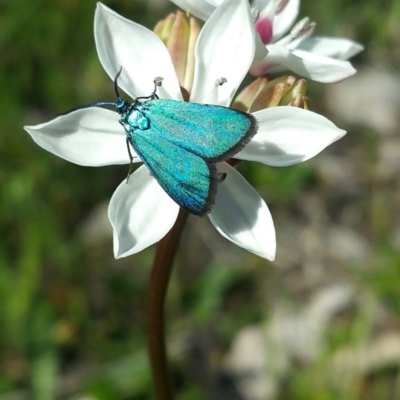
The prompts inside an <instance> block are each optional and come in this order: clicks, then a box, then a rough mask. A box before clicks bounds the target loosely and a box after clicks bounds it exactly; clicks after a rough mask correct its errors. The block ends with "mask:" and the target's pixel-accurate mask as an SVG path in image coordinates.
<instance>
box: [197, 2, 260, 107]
mask: <svg viewBox="0 0 400 400" xmlns="http://www.w3.org/2000/svg"><path fill="white" fill-rule="evenodd" d="M254 51H255V42H254V25H253V21H252V18H251V14H250V7H249V4H248V2H247V0H229V1H224V2H223V3H222V4H221V5H220V6H219V7H218V8H217V9H216V10H215V12H214V13H213V14H212V16H211V17H210V19H209V20H208V21H207V22H206V23H205V25H204V27H203V29H202V30H201V32H200V35H199V38H198V40H197V44H196V53H195V54H196V61H195V62H196V64H195V76H194V82H193V89H192V94H191V99H190V100H191V101H193V102H198V103H201V102H203V99H204V98H205V96H206V95H207V94H208V93H209V92H210V91H211V90H212V88H213V86H214V85H215V82H216V80H217V79H220V78H226V79H227V82H226V83H225V84H224V85H222V86H221V87H220V88H219V90H218V95H219V99H218V104H219V105H223V106H228V105H229V104H230V102H231V100H232V97H233V95H234V94H235V92H236V90H237V88H238V86H239V85H240V83H241V82H242V80H243V78H244V76H245V75H246V74H247V72H248V70H249V67H250V65H251V63H252V61H253V57H254Z"/></svg>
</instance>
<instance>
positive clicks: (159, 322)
mask: <svg viewBox="0 0 400 400" xmlns="http://www.w3.org/2000/svg"><path fill="white" fill-rule="evenodd" d="M187 216H188V213H187V212H186V211H184V210H182V209H181V210H180V211H179V215H178V218H177V220H176V222H175V225H174V226H173V228H172V229H171V230H170V231H169V232H168V234H167V235H166V236H165V237H164V239H162V240H161V241H160V242H159V243H158V245H157V250H156V254H155V257H154V263H153V267H152V270H151V274H150V282H149V288H148V293H147V350H148V353H149V359H150V367H151V372H152V376H153V382H154V390H155V398H156V399H157V400H173V398H174V392H173V386H172V381H171V373H170V370H169V366H168V360H167V351H166V347H165V321H164V320H165V319H164V303H165V297H166V294H167V289H168V283H169V278H170V275H171V271H172V266H173V263H174V259H175V254H176V251H177V248H178V243H179V237H180V235H181V233H182V230H183V227H184V225H185V222H186V218H187Z"/></svg>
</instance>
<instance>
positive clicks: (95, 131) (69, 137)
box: [24, 107, 140, 167]
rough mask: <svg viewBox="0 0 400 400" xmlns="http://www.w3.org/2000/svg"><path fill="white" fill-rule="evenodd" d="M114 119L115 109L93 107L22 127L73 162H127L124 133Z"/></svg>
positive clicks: (95, 163)
mask: <svg viewBox="0 0 400 400" xmlns="http://www.w3.org/2000/svg"><path fill="white" fill-rule="evenodd" d="M118 119H119V115H118V114H117V113H116V112H113V111H110V110H106V109H103V108H98V107H93V108H88V109H83V110H77V111H73V112H71V113H69V114H67V115H62V116H60V117H57V118H55V119H53V120H51V121H49V122H46V123H44V124H40V125H36V126H25V127H24V129H25V130H26V131H27V132H28V133H29V134H30V135H31V136H32V139H33V140H34V141H35V142H36V143H37V144H38V145H39V146H41V147H43V148H44V149H45V150H47V151H50V152H51V153H53V154H55V155H56V156H58V157H61V158H64V159H65V160H67V161H70V162H73V163H75V164H79V165H86V166H90V167H99V166H102V165H113V164H127V163H129V157H128V151H127V148H126V135H125V131H124V129H123V128H122V126H121V125H120V124H119V123H118ZM131 152H132V155H133V156H135V153H134V151H133V150H132V151H131ZM134 161H140V160H139V159H138V158H136V159H135V160H134Z"/></svg>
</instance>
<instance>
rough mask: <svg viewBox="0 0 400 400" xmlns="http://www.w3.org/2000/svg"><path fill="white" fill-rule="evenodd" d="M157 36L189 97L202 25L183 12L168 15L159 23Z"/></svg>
mask: <svg viewBox="0 0 400 400" xmlns="http://www.w3.org/2000/svg"><path fill="white" fill-rule="evenodd" d="M154 32H155V34H156V35H157V36H158V37H159V38H160V39H161V40H162V41H163V43H164V44H165V46H166V47H167V49H168V51H169V54H170V56H171V59H172V63H173V65H174V68H175V71H176V74H177V76H178V80H179V84H180V86H181V90H182V92H183V95H184V97H185V98H188V97H189V93H190V91H191V89H192V84H193V75H194V48H195V44H196V41H197V37H198V36H199V33H200V25H199V23H198V22H197V20H196V19H195V18H193V17H188V16H187V15H186V14H185V13H183V12H182V11H177V12H176V13H172V14H170V15H168V17H167V18H165V19H163V20H161V21H160V22H158V23H157V25H156V26H155V28H154Z"/></svg>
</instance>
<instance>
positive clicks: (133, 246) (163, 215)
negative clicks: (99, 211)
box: [108, 165, 179, 258]
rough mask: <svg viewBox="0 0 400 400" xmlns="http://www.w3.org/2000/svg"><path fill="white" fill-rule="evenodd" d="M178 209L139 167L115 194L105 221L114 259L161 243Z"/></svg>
mask: <svg viewBox="0 0 400 400" xmlns="http://www.w3.org/2000/svg"><path fill="white" fill-rule="evenodd" d="M178 211H179V206H178V205H177V204H176V203H175V202H174V201H173V200H172V199H171V198H170V197H169V196H168V195H167V194H166V193H165V192H164V190H163V189H162V188H161V186H160V185H159V184H158V183H157V181H156V180H155V179H154V178H153V177H152V176H151V175H150V172H149V170H148V169H147V168H146V167H145V166H144V165H142V166H141V167H139V168H138V169H137V170H136V171H135V172H134V173H133V174H132V175H131V176H130V178H129V183H126V181H124V182H122V183H121V184H120V185H119V186H118V188H117V190H116V191H115V192H114V194H113V196H112V198H111V200H110V205H109V208H108V218H109V219H110V222H111V225H112V227H113V232H114V256H115V258H121V257H127V256H129V255H131V254H135V253H138V252H139V251H142V250H143V249H145V248H146V247H149V246H151V245H152V244H154V243H156V242H158V241H159V240H161V239H162V238H163V237H164V236H165V235H166V234H167V233H168V232H169V230H170V229H171V228H172V226H173V225H174V223H175V221H176V217H177V215H178Z"/></svg>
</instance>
